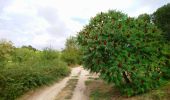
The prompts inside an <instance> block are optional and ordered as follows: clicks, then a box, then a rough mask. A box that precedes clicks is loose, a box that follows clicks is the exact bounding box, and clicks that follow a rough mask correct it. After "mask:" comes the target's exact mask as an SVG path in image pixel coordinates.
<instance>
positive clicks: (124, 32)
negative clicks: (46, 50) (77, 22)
mask: <svg viewBox="0 0 170 100" xmlns="http://www.w3.org/2000/svg"><path fill="white" fill-rule="evenodd" d="M78 42H79V45H80V46H81V51H82V52H83V64H84V67H85V68H87V69H89V70H91V71H92V72H97V73H100V77H101V78H103V79H104V80H106V81H107V82H109V83H114V84H115V86H117V87H118V88H119V89H120V90H121V91H122V92H123V93H126V94H127V95H129V96H131V95H134V94H138V93H142V92H145V91H147V90H150V89H153V88H155V87H157V86H158V85H159V81H160V77H161V68H162V67H163V66H165V65H164V63H165V59H166V57H164V55H162V49H163V48H164V38H163V36H162V35H161V31H160V30H158V29H157V27H156V26H155V25H153V24H152V23H150V22H148V21H147V20H144V19H143V18H138V19H135V18H130V17H128V16H127V15H125V14H123V13H121V12H118V11H109V12H107V13H100V14H97V15H96V16H95V17H94V18H92V19H91V20H90V22H89V24H88V25H86V26H85V27H84V29H83V30H82V31H80V32H79V35H78Z"/></svg>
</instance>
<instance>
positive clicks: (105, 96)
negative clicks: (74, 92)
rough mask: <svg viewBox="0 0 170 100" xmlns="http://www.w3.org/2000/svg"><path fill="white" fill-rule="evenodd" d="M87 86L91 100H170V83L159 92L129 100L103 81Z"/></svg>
mask: <svg viewBox="0 0 170 100" xmlns="http://www.w3.org/2000/svg"><path fill="white" fill-rule="evenodd" d="M85 84H86V87H87V93H88V95H89V98H90V100H169V98H170V82H169V83H168V84H166V85H164V86H163V87H161V88H159V89H157V90H152V91H150V92H148V93H145V94H141V95H137V96H133V97H129V98H128V97H126V96H121V95H120V92H119V91H118V89H116V88H115V87H114V86H113V85H109V84H107V83H105V82H103V81H102V80H87V81H86V82H85Z"/></svg>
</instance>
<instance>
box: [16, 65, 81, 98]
mask: <svg viewBox="0 0 170 100" xmlns="http://www.w3.org/2000/svg"><path fill="white" fill-rule="evenodd" d="M81 69H82V68H81V67H75V68H72V71H71V75H70V76H69V77H66V78H64V79H63V80H61V81H60V82H57V83H55V84H53V85H51V86H46V87H42V88H40V89H37V90H35V91H30V92H28V93H26V94H25V95H23V96H22V97H21V98H19V99H18V100H55V97H56V96H57V95H58V93H59V92H60V91H61V90H62V89H63V88H64V87H65V86H66V84H67V81H68V80H69V79H70V78H71V77H72V76H77V75H78V74H79V73H80V71H81Z"/></svg>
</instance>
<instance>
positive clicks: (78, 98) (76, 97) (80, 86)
mask: <svg viewBox="0 0 170 100" xmlns="http://www.w3.org/2000/svg"><path fill="white" fill-rule="evenodd" d="M87 75H89V72H88V71H86V70H84V69H83V68H81V73H80V76H79V78H78V83H77V86H76V88H75V90H74V92H73V97H72V100H88V97H87V94H86V93H85V91H86V86H85V81H86V80H87V78H88V76H87Z"/></svg>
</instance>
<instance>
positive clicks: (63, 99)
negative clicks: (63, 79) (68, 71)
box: [55, 78, 78, 100]
mask: <svg viewBox="0 0 170 100" xmlns="http://www.w3.org/2000/svg"><path fill="white" fill-rule="evenodd" d="M77 82H78V79H75V78H73V79H70V80H69V81H68V83H67V85H66V87H64V89H63V90H62V91H61V92H60V93H59V94H58V95H57V97H56V99H55V100H70V99H71V97H72V95H73V91H74V89H75V87H76V84H77Z"/></svg>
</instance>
